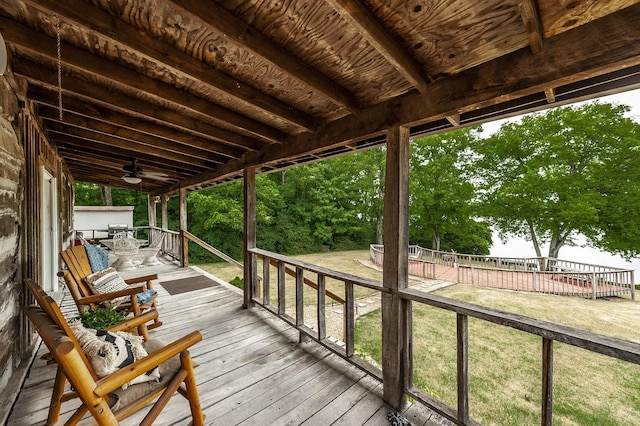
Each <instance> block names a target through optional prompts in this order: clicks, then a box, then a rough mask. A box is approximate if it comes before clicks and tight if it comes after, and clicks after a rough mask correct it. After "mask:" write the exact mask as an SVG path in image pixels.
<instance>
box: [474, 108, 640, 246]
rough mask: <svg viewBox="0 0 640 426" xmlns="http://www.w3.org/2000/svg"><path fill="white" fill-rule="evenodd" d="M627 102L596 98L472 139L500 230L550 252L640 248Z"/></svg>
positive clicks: (638, 164)
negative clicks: (577, 242)
mask: <svg viewBox="0 0 640 426" xmlns="http://www.w3.org/2000/svg"><path fill="white" fill-rule="evenodd" d="M628 111H629V108H628V107H626V106H614V105H610V104H602V103H598V102H594V103H589V104H585V105H583V106H579V107H578V106H571V107H564V108H556V109H552V110H549V111H547V112H546V113H544V114H540V113H538V114H532V115H529V116H525V117H523V118H522V121H521V122H520V123H505V124H503V125H502V127H501V128H500V130H499V131H498V132H497V133H495V134H494V135H492V136H491V137H489V138H487V139H485V140H483V141H481V142H480V143H478V144H476V146H475V150H476V152H477V154H478V155H479V156H480V159H479V161H478V168H477V171H478V172H479V175H478V176H479V177H480V180H481V182H482V197H481V198H482V204H483V213H484V215H485V216H486V217H487V218H488V219H489V220H490V221H491V223H492V224H493V225H494V226H495V228H496V229H497V230H498V232H499V233H500V235H501V236H503V237H504V236H507V235H515V236H520V237H524V238H525V239H527V240H529V241H531V242H532V243H533V246H534V248H535V250H536V254H537V255H538V256H541V249H540V247H541V245H542V244H543V243H545V242H548V243H549V254H548V256H549V257H550V258H557V257H558V253H559V251H560V248H561V247H562V246H564V245H567V244H574V242H573V239H574V238H575V236H576V235H577V234H578V233H582V234H584V235H585V236H586V237H587V239H588V244H589V245H591V246H592V247H596V248H600V249H603V250H606V251H609V252H611V253H618V254H621V255H623V256H627V257H630V256H635V255H637V254H638V247H640V227H639V226H638V225H640V216H639V215H640V209H638V206H639V205H640V204H638V202H639V201H640V194H639V193H640V180H639V179H638V177H640V156H639V155H638V150H640V139H639V137H640V127H639V125H638V124H637V123H635V122H634V121H632V120H631V119H629V118H626V117H625V113H626V112H628Z"/></svg>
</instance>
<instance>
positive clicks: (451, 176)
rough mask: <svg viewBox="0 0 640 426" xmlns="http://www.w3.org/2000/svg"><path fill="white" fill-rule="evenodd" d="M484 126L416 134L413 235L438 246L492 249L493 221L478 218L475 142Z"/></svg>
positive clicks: (483, 251)
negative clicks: (472, 173)
mask: <svg viewBox="0 0 640 426" xmlns="http://www.w3.org/2000/svg"><path fill="white" fill-rule="evenodd" d="M479 131H481V128H479V127H473V128H465V129H460V130H454V131H450V132H447V133H441V134H438V135H433V136H428V137H424V138H420V139H417V140H414V141H413V142H412V143H411V153H410V160H409V161H410V172H411V174H410V193H411V195H410V215H409V224H410V231H409V233H410V239H411V241H413V242H414V243H416V244H420V245H425V246H429V247H431V248H432V249H433V250H441V249H442V250H455V251H457V252H462V253H472V254H487V253H489V246H490V245H491V231H490V229H489V226H488V224H486V223H484V222H479V221H477V220H476V219H475V218H474V217H475V211H474V205H473V200H474V198H475V187H474V184H473V182H472V180H471V178H470V174H469V168H470V166H471V164H472V159H473V157H472V152H471V151H470V147H471V146H472V145H473V144H474V143H475V142H476V141H477V139H478V137H479Z"/></svg>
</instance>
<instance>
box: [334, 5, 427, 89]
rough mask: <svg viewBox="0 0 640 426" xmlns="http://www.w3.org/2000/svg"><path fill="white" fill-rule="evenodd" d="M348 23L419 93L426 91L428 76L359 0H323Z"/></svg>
mask: <svg viewBox="0 0 640 426" xmlns="http://www.w3.org/2000/svg"><path fill="white" fill-rule="evenodd" d="M325 1H326V2H327V3H329V4H330V5H331V6H332V7H333V8H334V9H335V10H336V11H337V12H338V13H339V14H340V15H341V16H342V17H343V18H344V19H345V20H346V21H347V22H349V24H351V25H353V26H354V27H355V28H357V29H358V30H359V32H360V34H361V35H362V36H363V37H364V38H365V39H366V40H368V41H369V43H371V45H372V46H373V47H374V48H375V49H376V50H377V51H378V52H380V54H381V55H382V56H384V57H385V59H386V60H387V61H388V62H389V63H391V64H392V65H393V66H394V67H395V68H396V69H397V70H398V71H399V72H400V73H401V74H402V75H403V76H404V77H405V78H406V79H407V80H408V81H409V82H410V83H411V84H412V85H413V86H414V87H415V88H416V89H418V91H419V92H420V93H423V94H425V93H427V83H428V78H427V77H426V76H425V74H424V73H423V72H422V70H421V69H420V65H418V64H417V63H416V61H415V60H414V59H413V58H412V57H411V55H409V54H408V53H407V51H405V50H404V49H403V48H402V46H400V44H399V43H398V42H397V41H396V40H395V39H394V38H393V37H392V36H391V35H390V34H389V32H388V31H387V30H386V29H385V28H384V27H383V26H382V25H381V24H380V22H378V20H377V19H376V17H375V16H374V15H373V14H372V13H371V11H369V9H367V7H366V6H365V5H363V4H362V2H361V1H360V0H325Z"/></svg>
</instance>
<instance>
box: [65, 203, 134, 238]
mask: <svg viewBox="0 0 640 426" xmlns="http://www.w3.org/2000/svg"><path fill="white" fill-rule="evenodd" d="M110 226H111V227H114V226H118V227H125V226H126V227H127V228H128V229H131V228H132V227H133V206H74V207H73V228H74V229H75V230H76V232H82V235H83V236H84V237H85V238H87V239H95V238H107V236H108V232H109V227H110Z"/></svg>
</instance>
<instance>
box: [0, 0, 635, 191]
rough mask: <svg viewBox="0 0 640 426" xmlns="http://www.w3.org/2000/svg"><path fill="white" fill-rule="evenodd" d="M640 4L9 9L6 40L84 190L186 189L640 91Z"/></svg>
mask: <svg viewBox="0 0 640 426" xmlns="http://www.w3.org/2000/svg"><path fill="white" fill-rule="evenodd" d="M638 3H640V0H610V1H596V0H573V1H568V0H485V1H475V0H439V1H433V0H385V1H382V0H324V1H320V0H249V1H240V0H217V1H213V0H64V1H60V0H2V1H1V2H0V33H2V35H3V37H4V39H5V41H6V43H7V46H8V48H9V53H10V70H11V71H10V73H9V78H10V79H11V82H12V84H13V85H14V87H15V88H16V90H17V91H18V93H19V94H20V95H19V96H21V97H22V99H21V100H22V101H24V102H33V104H34V106H35V111H36V114H37V117H38V119H39V121H40V123H41V125H42V127H43V129H44V130H45V132H46V133H47V135H48V136H49V138H50V140H51V141H52V142H53V143H54V144H55V146H56V147H57V150H58V151H59V153H60V155H61V156H62V157H63V158H64V160H65V162H66V164H67V166H68V168H69V170H70V171H71V173H72V175H73V176H74V178H75V179H76V180H81V181H86V182H94V183H99V184H108V185H112V186H118V187H128V188H134V187H135V188H139V189H141V190H143V191H146V192H150V193H152V194H162V193H165V194H175V193H176V192H177V191H178V190H179V189H180V188H181V187H185V188H188V189H197V188H201V187H205V186H207V185H211V184H215V183H218V182H222V181H226V180H229V179H235V178H237V177H238V176H240V175H241V172H242V169H243V168H244V167H246V166H257V167H258V170H259V171H268V170H273V169H278V168H282V167H288V166H290V165H292V164H301V163H304V162H307V161H314V160H317V159H319V158H325V157H329V156H332V155H337V154H341V153H344V152H348V151H352V150H356V149H364V148H366V147H367V146H371V145H375V144H379V143H381V142H382V141H383V137H382V136H381V135H383V133H384V130H385V129H386V128H387V127H388V126H390V125H394V124H401V125H407V126H411V132H412V134H419V133H425V132H438V131H443V130H447V129H450V128H452V127H454V126H460V125H468V124H472V123H478V122H482V121H487V120H490V119H495V118H497V117H500V116H505V115H510V114H511V115H513V114H515V113H517V112H520V111H531V110H536V109H541V108H545V107H548V106H549V105H550V104H553V103H556V104H562V103H567V102H569V101H571V100H575V99H585V98H589V97H594V96H596V95H599V94H604V93H611V92H615V91H621V90H625V89H628V88H637V87H640V86H639V82H640V79H639V78H638V75H639V72H640V4H638ZM58 38H59V46H60V49H59V50H58ZM58 52H59V53H58ZM59 77H60V78H59ZM60 95H61V96H60ZM60 98H61V99H62V107H61V108H60ZM60 112H62V117H61V114H60ZM133 159H135V160H136V166H137V167H140V168H141V169H142V170H143V171H144V172H146V173H149V174H153V173H165V174H166V179H165V180H158V179H152V178H150V177H147V176H143V179H142V182H141V183H140V184H138V185H134V186H131V184H128V183H126V182H125V181H124V180H123V179H122V177H123V175H124V174H125V172H124V171H123V167H125V166H127V165H130V164H131V162H132V160H133ZM151 177H153V176H151Z"/></svg>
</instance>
